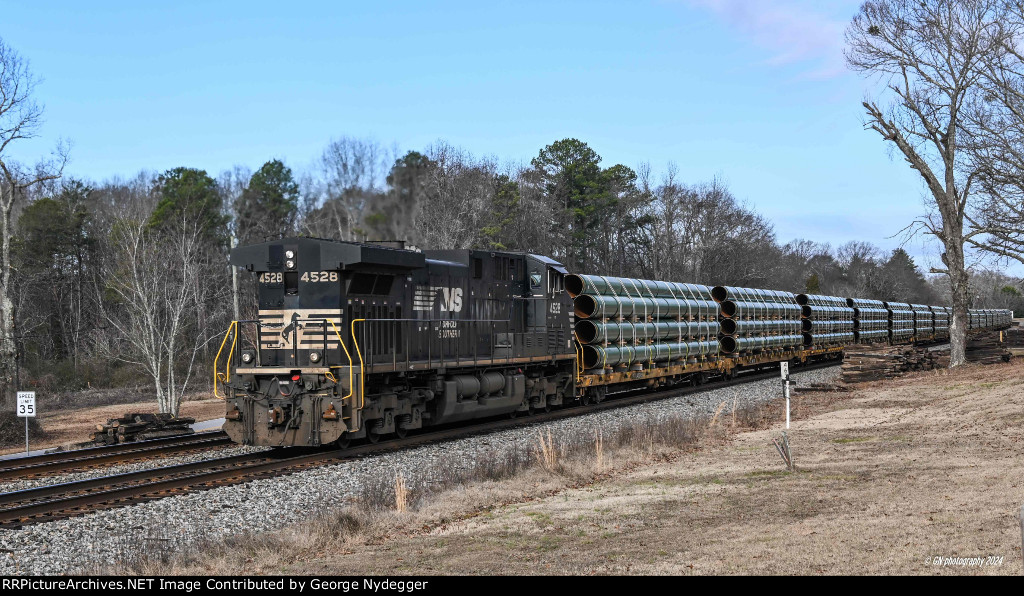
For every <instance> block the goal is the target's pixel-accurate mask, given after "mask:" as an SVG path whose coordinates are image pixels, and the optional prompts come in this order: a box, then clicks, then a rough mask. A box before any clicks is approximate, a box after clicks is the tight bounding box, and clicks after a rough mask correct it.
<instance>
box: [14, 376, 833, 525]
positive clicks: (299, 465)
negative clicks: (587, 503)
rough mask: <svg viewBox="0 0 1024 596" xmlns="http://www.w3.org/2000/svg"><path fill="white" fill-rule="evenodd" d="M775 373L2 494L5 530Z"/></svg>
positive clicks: (667, 396)
mask: <svg viewBox="0 0 1024 596" xmlns="http://www.w3.org/2000/svg"><path fill="white" fill-rule="evenodd" d="M828 366H838V364H837V363H836V362H833V361H827V362H821V363H816V364H811V365H807V366H806V367H802V368H801V369H799V370H797V371H794V372H801V371H810V370H815V369H820V368H825V367H828ZM776 375H778V372H777V369H775V368H773V369H772V370H770V371H769V372H755V371H751V372H748V373H742V374H740V375H737V377H736V378H734V379H731V380H723V381H721V382H717V383H714V384H713V385H707V386H704V385H697V386H692V387H681V388H680V387H676V388H672V389H667V390H662V391H655V392H645V393H637V394H623V395H622V396H621V397H615V398H613V399H609V400H606V401H604V402H602V403H599V404H591V405H586V406H572V407H567V408H562V409H558V410H553V411H551V412H539V413H537V414H534V415H532V416H527V417H519V418H506V419H501V420H491V421H486V422H481V423H478V424H474V425H471V426H461V427H457V428H442V429H438V430H433V431H430V432H425V433H422V434H417V435H414V436H409V437H406V438H404V439H398V438H395V439H391V440H387V441H382V442H380V443H376V444H374V443H366V444H362V445H358V446H354V447H349V448H347V449H344V450H339V449H333V450H315V451H304V452H302V453H299V454H297V455H296V451H298V450H297V449H281V450H272V451H265V452H261V453H252V454H246V455H237V456H232V457H225V458H218V459H210V460H205V461H201V462H194V463H188V464H180V465H175V466H167V467H162V468H152V469H148V470H140V471H137V472H129V473H125V474H117V475H113V476H105V477H100V478H93V479H89V480H81V481H76V482H68V483H64V484H55V485H50V486H43V487H39V488H32V489H27V490H21V491H16V492H10V493H4V494H0V527H20V526H23V525H27V524H35V523H41V522H46V521H53V520H57V519H64V518H68V517H75V516H79V515H84V514H86V513H91V512H93V511H98V510H103V509H113V508H116V507H124V506H127V505H132V504H136V503H140V502H145V501H150V500H154V499H160V498H165V497H169V496H173V495H177V494H183V493H185V492H189V491H197V490H208V489H211V488H216V487H219V486H227V485H231V484H240V483H244V482H249V481H252V480H256V479H259V478H269V477H274V476H284V475H287V474H292V473H295V472H299V471H302V470H305V469H309V468H312V467H314V466H319V465H324V464H333V463H340V462H343V461H347V460H352V459H357V458H360V457H365V456H367V455H372V454H380V453H385V452H391V451H398V450H402V449H408V448H411V447H416V446H420V445H425V444H429V443H435V442H438V441H446V440H452V439H456V438H461V437H466V436H470V435H477V434H482V433H488V432H494V431H498V430H504V429H508V428H512V427H516V426H526V425H535V424H542V423H546V422H551V421H554V420H560V419H563V418H569V417H572V416H577V415H580V414H586V413H591V412H599V411H604V410H611V409H616V408H622V407H627V406H632V405H637V404H641V403H646V402H652V401H658V400H662V399H668V398H672V397H679V396H682V395H687V394H691V393H697V392H700V391H703V390H710V389H721V388H724V387H731V386H734V385H741V384H744V383H750V382H755V381H761V380H765V379H769V378H773V377H775V376H776Z"/></svg>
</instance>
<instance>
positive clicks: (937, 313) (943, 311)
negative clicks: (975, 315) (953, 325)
mask: <svg viewBox="0 0 1024 596" xmlns="http://www.w3.org/2000/svg"><path fill="white" fill-rule="evenodd" d="M931 309H932V317H933V319H934V323H935V327H934V334H935V339H946V338H948V337H949V315H950V312H951V311H950V308H949V307H948V306H933V307H931Z"/></svg>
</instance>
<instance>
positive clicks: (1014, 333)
mask: <svg viewBox="0 0 1024 596" xmlns="http://www.w3.org/2000/svg"><path fill="white" fill-rule="evenodd" d="M1003 333H1004V337H1005V338H1006V347H1007V348H1024V327H1018V326H1016V325H1014V326H1013V327H1010V328H1009V329H1007V330H1006V331H1004V332H1003Z"/></svg>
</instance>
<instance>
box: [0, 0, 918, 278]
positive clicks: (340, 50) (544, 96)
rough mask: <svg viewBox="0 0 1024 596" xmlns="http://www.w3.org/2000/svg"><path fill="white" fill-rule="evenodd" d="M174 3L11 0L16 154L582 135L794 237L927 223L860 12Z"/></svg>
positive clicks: (841, 238) (708, 4) (98, 163)
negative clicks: (26, 96)
mask: <svg viewBox="0 0 1024 596" xmlns="http://www.w3.org/2000/svg"><path fill="white" fill-rule="evenodd" d="M160 6H163V7H160ZM160 6H158V4H157V3H150V2H137V1H136V2H102V1H100V2H93V3H81V2H22V1H18V2H12V1H8V0H0V37H2V38H3V39H4V40H5V41H6V42H7V43H8V44H9V45H11V46H12V47H14V48H15V49H16V50H17V51H18V52H19V53H21V54H22V56H24V57H26V58H28V59H29V60H30V61H31V66H32V68H33V70H34V72H35V73H36V74H37V75H38V76H39V77H41V78H43V79H44V81H43V83H42V84H41V85H40V86H39V87H38V89H37V92H36V96H37V98H38V99H39V100H40V101H41V102H42V103H44V104H45V107H46V123H45V126H44V128H43V129H42V134H41V136H40V138H38V139H35V140H33V141H31V142H27V143H22V144H21V146H20V147H19V148H17V149H16V153H15V155H16V157H19V158H21V159H24V160H26V161H31V160H33V159H35V158H36V157H38V156H39V155H42V154H43V153H45V152H46V151H47V150H49V149H50V148H51V147H52V146H53V145H54V143H55V142H56V140H57V139H58V138H66V139H68V140H70V141H71V142H72V143H73V150H72V159H73V161H72V163H71V165H70V167H69V172H70V173H71V174H72V175H75V176H79V177H84V178H88V179H92V180H103V179H105V178H109V177H111V176H115V175H120V176H131V175H133V174H135V173H136V172H138V171H139V170H141V169H151V170H157V171H161V170H164V169H167V168H171V167H175V166H191V167H199V168H203V169H206V170H207V171H209V172H210V173H212V174H214V175H216V174H217V173H219V172H220V171H222V170H224V169H228V168H230V167H231V166H233V165H234V164H242V165H246V166H248V167H250V168H253V169H255V168H258V167H259V166H260V165H261V164H262V163H263V162H265V161H266V160H267V159H270V158H275V157H276V158H280V159H282V160H284V161H285V162H286V163H287V164H289V165H290V166H292V167H293V168H297V169H303V168H305V167H307V166H309V165H310V164H311V163H312V161H313V160H314V159H315V158H316V157H317V156H318V155H319V154H320V152H321V151H322V149H323V147H324V145H325V144H326V143H327V142H328V140H330V139H331V138H332V137H339V136H343V135H348V136H357V137H370V138H373V139H376V140H378V141H380V142H382V143H384V144H387V145H391V144H395V145H397V147H399V148H400V149H401V150H408V149H422V148H423V147H425V146H426V145H428V144H430V143H431V142H433V141H436V140H438V139H444V140H446V141H448V142H450V143H452V144H455V145H459V146H462V147H464V148H465V149H467V150H469V151H471V152H472V153H474V154H476V155H493V156H497V157H498V158H499V159H501V160H503V161H504V160H510V161H528V160H529V159H530V158H531V157H533V156H535V155H536V154H537V152H538V151H539V150H540V148H541V147H543V146H544V145H547V144H549V143H551V142H553V141H555V140H557V139H561V138H565V137H576V138H579V139H581V140H583V141H585V142H587V143H588V144H590V146H591V147H593V148H594V149H595V150H596V151H597V152H598V153H599V154H600V155H601V156H602V157H603V158H604V160H603V162H602V163H603V165H606V166H610V165H613V164H615V163H623V164H626V165H629V166H636V165H637V164H639V163H640V162H645V161H646V162H649V163H650V164H651V166H652V167H653V169H654V171H655V173H658V174H660V173H661V172H663V171H664V170H665V166H666V164H667V163H668V162H674V163H676V164H677V166H678V168H679V175H680V178H681V179H682V180H683V181H686V182H700V181H706V180H709V179H711V178H712V177H714V176H719V177H721V178H722V179H723V180H725V181H726V182H727V184H728V185H729V187H730V188H731V189H732V191H733V192H734V193H735V194H736V195H737V196H738V197H740V198H741V199H742V200H745V201H747V202H748V203H749V204H750V205H751V206H753V207H754V208H756V209H757V210H758V211H759V212H760V213H762V214H764V215H765V216H767V217H768V218H770V219H771V221H772V222H773V224H774V226H775V229H776V232H777V234H778V237H779V239H780V240H781V241H782V242H786V241H789V240H791V239H793V238H797V237H802V238H807V239H811V240H815V241H819V242H831V243H832V244H833V245H838V244H842V243H844V242H846V241H848V240H864V241H869V242H872V243H874V244H876V245H879V246H882V247H884V248H886V249H891V248H894V247H895V246H897V245H898V244H899V242H900V240H899V239H896V238H891V237H892V236H893V235H895V234H896V233H897V232H899V230H900V229H901V228H903V227H904V226H905V225H907V224H908V223H910V221H911V220H912V219H913V218H914V216H915V215H918V214H920V213H921V212H923V210H924V206H923V202H922V196H923V194H922V186H921V184H920V183H919V182H918V177H916V175H915V174H914V172H913V171H912V170H910V169H909V168H908V167H907V166H906V165H905V163H903V162H902V159H897V160H893V159H891V158H890V154H889V152H888V150H887V147H886V146H885V145H884V144H883V142H882V141H881V140H880V139H879V138H878V136H877V135H876V134H875V133H873V132H869V131H865V130H863V127H862V122H863V114H862V108H861V106H860V103H861V101H862V100H863V98H864V97H865V94H866V93H869V92H870V93H874V92H875V91H874V89H875V86H874V84H873V83H872V82H871V81H866V80H863V79H861V78H860V77H858V76H857V75H854V74H852V73H849V72H847V71H846V70H845V67H844V64H843V58H842V47H843V45H842V44H843V41H842V33H843V29H844V28H845V26H846V23H847V22H848V21H849V19H850V18H851V17H852V16H853V15H854V14H855V13H856V11H857V8H858V6H859V2H856V1H847V0H840V1H833V2H828V3H819V2H807V1H802V0H778V1H775V2H761V1H757V0H748V1H743V0H678V1H634V2H603V1H593V0H592V1H589V2H532V1H520V2H516V3H507V4H505V3H488V2H479V1H475V2H424V1H420V2H407V1H394V2H358V3H356V2H318V1H301V0H293V1H292V2H287V3H282V2H279V1H278V2H259V1H254V0H248V1H246V2H226V1H225V2H185V1H178V2H175V3H173V4H170V3H164V4H163V5H160ZM907 248H908V250H909V251H910V252H911V253H912V254H914V255H915V257H916V259H917V261H918V264H920V265H922V266H927V265H928V264H929V263H933V262H934V261H935V259H934V257H933V256H931V255H934V250H931V249H929V248H925V247H922V245H921V243H920V242H914V243H912V244H910V245H908V246H907Z"/></svg>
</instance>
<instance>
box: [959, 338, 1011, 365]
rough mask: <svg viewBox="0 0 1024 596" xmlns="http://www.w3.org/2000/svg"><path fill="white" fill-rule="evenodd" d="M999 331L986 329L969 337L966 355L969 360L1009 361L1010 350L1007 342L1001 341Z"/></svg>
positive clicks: (984, 361) (983, 362) (986, 361)
mask: <svg viewBox="0 0 1024 596" xmlns="http://www.w3.org/2000/svg"><path fill="white" fill-rule="evenodd" d="M1000 333H1001V332H999V331H984V332H982V333H976V334H974V335H971V336H969V337H968V338H967V347H966V356H967V361H968V362H980V363H981V364H996V363H998V362H1009V361H1010V352H1008V351H1007V349H1006V344H1004V343H1003V342H1002V341H1000Z"/></svg>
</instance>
